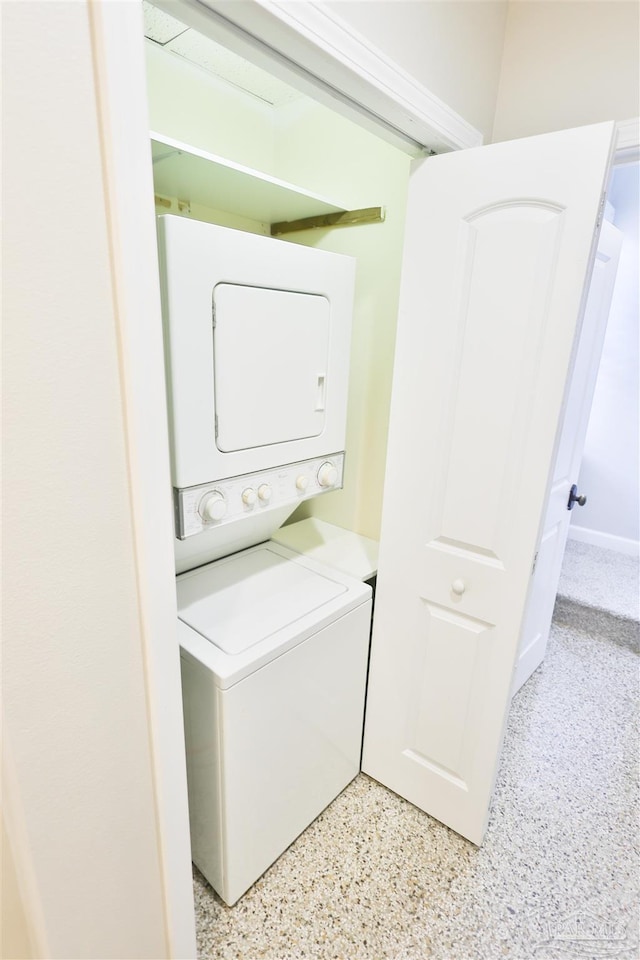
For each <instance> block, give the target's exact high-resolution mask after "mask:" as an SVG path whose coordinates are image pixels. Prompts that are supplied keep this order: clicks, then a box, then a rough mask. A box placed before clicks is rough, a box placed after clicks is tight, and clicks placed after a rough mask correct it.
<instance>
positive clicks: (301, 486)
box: [296, 473, 309, 493]
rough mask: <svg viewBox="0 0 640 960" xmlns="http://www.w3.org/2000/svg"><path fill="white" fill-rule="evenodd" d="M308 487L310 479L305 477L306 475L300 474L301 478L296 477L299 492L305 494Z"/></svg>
mask: <svg viewBox="0 0 640 960" xmlns="http://www.w3.org/2000/svg"><path fill="white" fill-rule="evenodd" d="M308 486H309V477H305V476H304V474H302V473H301V474H300V476H299V477H296V489H297V490H299V491H300V492H301V493H304V491H305V490H306V489H307V487H308Z"/></svg>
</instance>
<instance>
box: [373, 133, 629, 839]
mask: <svg viewBox="0 0 640 960" xmlns="http://www.w3.org/2000/svg"><path fill="white" fill-rule="evenodd" d="M612 139H613V124H599V125H597V126H595V127H584V128H581V129H578V130H570V131H562V132H560V133H555V134H548V135H544V136H541V137H534V138H531V139H528V140H519V141H513V142H509V143H500V144H493V145H491V146H488V147H482V148H479V149H476V150H467V151H461V152H459V153H453V154H446V155H444V156H438V157H434V158H431V159H428V160H424V161H421V163H420V165H419V166H418V167H417V169H416V170H415V172H414V174H413V176H412V181H411V186H410V194H409V213H408V222H407V234H406V239H405V255H404V263H403V280H402V292H401V303H400V317H399V327H398V339H397V346H396V360H395V371H394V393H393V400H392V408H391V420H390V432H389V447H388V455H387V464H388V466H387V475H386V481H385V492H384V505H383V519H382V532H381V543H380V563H379V575H378V591H377V596H376V613H375V624H374V631H373V641H372V652H371V667H370V674H369V694H368V702H367V716H366V724H365V740H364V755H363V770H364V771H365V772H366V773H368V774H370V775H371V776H372V777H375V778H376V779H377V780H380V781H381V782H382V783H384V784H386V785H387V786H388V787H390V788H391V789H392V790H394V791H396V792H397V793H399V794H401V795H402V796H403V797H405V798H406V799H408V800H410V801H411V802H412V803H414V804H416V805H417V806H419V807H421V808H422V809H423V810H425V811H426V812H427V813H430V814H432V815H433V816H434V817H436V818H437V819H438V820H441V821H442V822H444V823H446V824H448V825H449V826H450V827H452V828H453V829H454V830H456V831H458V832H459V833H461V834H463V835H464V836H466V837H468V838H469V839H470V840H473V841H474V842H476V843H480V842H481V840H482V837H483V834H484V830H485V826H486V821H487V817H488V809H489V803H490V799H491V792H492V789H493V784H494V780H495V774H496V768H497V764H498V760H499V756H500V749H501V745H502V738H503V733H504V726H505V720H506V716H507V711H508V706H509V703H510V692H511V682H512V674H513V669H514V663H515V659H516V655H517V652H518V646H519V637H520V632H521V627H522V620H523V615H524V611H525V606H526V600H527V595H528V591H529V581H530V578H531V573H532V567H533V560H534V556H535V552H536V546H537V542H538V532H539V529H540V523H541V519H542V515H543V510H544V508H545V502H546V492H547V482H548V478H549V475H550V468H551V462H552V458H553V453H554V448H555V441H556V433H557V429H558V424H559V421H560V416H561V411H562V406H563V397H564V392H565V384H566V381H567V376H568V372H569V368H570V364H571V357H572V350H573V344H574V339H575V335H576V328H577V326H578V321H579V318H580V317H581V314H582V310H583V304H584V300H585V296H584V290H585V278H586V276H587V274H588V272H589V269H590V266H591V263H592V257H593V254H592V250H594V249H595V244H594V243H593V239H594V236H595V234H596V232H597V230H596V223H597V217H598V210H599V207H600V201H601V197H602V194H603V191H604V188H605V184H606V178H607V174H608V167H609V158H610V153H611V144H612Z"/></svg>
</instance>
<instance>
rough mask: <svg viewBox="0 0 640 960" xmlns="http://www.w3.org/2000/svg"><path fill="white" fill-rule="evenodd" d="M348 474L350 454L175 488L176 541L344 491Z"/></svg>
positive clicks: (333, 455) (315, 459)
mask: <svg viewBox="0 0 640 960" xmlns="http://www.w3.org/2000/svg"><path fill="white" fill-rule="evenodd" d="M343 475H344V452H340V453H334V454H330V455H329V456H326V457H314V458H313V459H312V460H301V461H299V462H297V463H288V464H285V465H284V466H281V467H273V468H272V469H269V470H258V471H255V472H254V473H245V474H242V475H241V476H238V477H228V478H226V479H224V480H216V481H214V482H212V483H203V484H199V485H198V486H195V487H186V488H182V489H174V509H175V518H176V536H177V537H178V539H179V540H185V539H186V538H187V537H192V536H194V534H196V533H202V532H203V531H205V530H212V529H215V528H216V527H220V526H223V525H226V524H227V523H232V522H233V521H234V520H239V519H241V518H242V517H247V516H251V515H255V514H257V513H261V512H262V511H265V510H269V509H278V508H281V507H286V506H290V505H293V506H295V505H296V504H297V503H301V502H302V501H303V500H307V499H308V498H309V497H317V496H318V494H319V493H329V492H330V491H331V490H339V489H340V488H341V487H342V485H343Z"/></svg>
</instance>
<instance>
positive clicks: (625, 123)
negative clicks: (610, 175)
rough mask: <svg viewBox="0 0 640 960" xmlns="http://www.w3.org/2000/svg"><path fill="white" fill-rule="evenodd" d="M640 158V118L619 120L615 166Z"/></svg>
mask: <svg viewBox="0 0 640 960" xmlns="http://www.w3.org/2000/svg"><path fill="white" fill-rule="evenodd" d="M636 160H640V118H638V117H632V118H631V119H630V120H619V121H618V123H616V153H615V157H614V160H613V163H614V165H615V166H619V165H620V164H622V163H634V162H635V161H636Z"/></svg>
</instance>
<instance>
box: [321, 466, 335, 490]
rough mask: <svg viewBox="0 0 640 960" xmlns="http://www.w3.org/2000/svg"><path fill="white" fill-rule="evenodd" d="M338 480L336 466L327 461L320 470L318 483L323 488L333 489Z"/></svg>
mask: <svg viewBox="0 0 640 960" xmlns="http://www.w3.org/2000/svg"><path fill="white" fill-rule="evenodd" d="M337 480H338V471H337V469H336V467H335V464H333V463H331V461H330V460H326V461H325V462H324V463H323V464H322V466H321V467H320V469H319V470H318V483H319V484H320V486H321V487H333V486H334V485H335V483H336V482H337Z"/></svg>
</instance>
